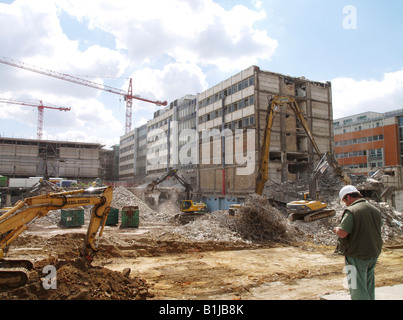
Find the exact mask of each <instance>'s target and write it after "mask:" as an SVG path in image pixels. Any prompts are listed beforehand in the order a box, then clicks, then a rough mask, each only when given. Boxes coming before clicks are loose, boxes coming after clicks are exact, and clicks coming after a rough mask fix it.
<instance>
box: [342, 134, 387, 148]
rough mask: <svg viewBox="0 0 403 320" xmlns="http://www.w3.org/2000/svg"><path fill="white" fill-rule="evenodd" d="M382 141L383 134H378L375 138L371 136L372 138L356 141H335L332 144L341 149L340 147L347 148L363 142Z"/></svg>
mask: <svg viewBox="0 0 403 320" xmlns="http://www.w3.org/2000/svg"><path fill="white" fill-rule="evenodd" d="M382 140H383V134H380V135H376V136H372V137H363V138H358V139H350V140H343V141H337V142H335V143H334V146H335V147H342V146H349V145H352V144H360V143H365V142H372V141H382Z"/></svg>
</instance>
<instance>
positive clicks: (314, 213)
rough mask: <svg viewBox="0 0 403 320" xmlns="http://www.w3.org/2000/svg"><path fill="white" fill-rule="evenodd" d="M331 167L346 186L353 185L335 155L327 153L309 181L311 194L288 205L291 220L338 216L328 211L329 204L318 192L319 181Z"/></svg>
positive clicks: (330, 210)
mask: <svg viewBox="0 0 403 320" xmlns="http://www.w3.org/2000/svg"><path fill="white" fill-rule="evenodd" d="M329 166H331V167H332V168H333V169H334V171H335V172H336V174H337V175H338V176H339V177H340V178H341V180H342V181H343V182H344V184H346V185H347V184H351V179H350V178H349V177H348V175H347V174H345V173H344V172H343V171H342V170H341V168H340V167H339V165H338V163H337V161H336V159H335V158H334V157H333V155H332V154H331V153H330V152H326V153H325V154H324V155H323V157H322V159H321V160H320V161H319V163H318V165H317V166H316V168H315V170H314V171H313V173H312V175H311V177H310V179H309V192H305V193H304V195H303V200H297V201H291V202H289V203H287V209H288V210H289V212H290V213H291V214H290V220H292V221H293V220H297V219H303V220H304V221H305V222H311V221H315V220H319V219H322V218H326V217H332V216H334V215H335V214H336V210H333V209H327V203H326V202H323V201H322V200H321V199H320V198H321V197H320V194H318V193H317V192H316V191H317V180H318V179H319V178H320V177H321V176H322V175H323V174H324V173H325V172H326V171H327V169H328V168H329Z"/></svg>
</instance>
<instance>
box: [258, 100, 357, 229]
mask: <svg viewBox="0 0 403 320" xmlns="http://www.w3.org/2000/svg"><path fill="white" fill-rule="evenodd" d="M282 106H287V107H289V108H290V109H291V110H292V111H293V112H294V113H295V115H296V117H297V119H298V120H299V122H300V123H301V125H302V127H303V128H304V130H305V133H306V135H307V136H308V138H309V140H310V141H311V143H312V146H313V148H314V149H315V151H316V153H317V154H318V155H319V157H321V161H320V162H319V164H318V166H317V167H316V169H315V170H314V173H313V174H312V176H311V179H310V185H309V192H308V193H305V194H304V199H303V200H301V201H292V202H290V203H288V204H287V208H288V210H289V211H290V212H291V216H290V218H291V219H301V217H302V218H303V219H304V220H305V221H307V222H309V221H314V220H318V219H321V218H324V217H329V216H332V215H334V214H335V211H334V210H327V209H326V208H327V204H326V203H325V202H322V201H321V200H320V196H319V195H318V194H317V193H316V185H317V178H318V177H319V175H320V174H322V173H323V172H324V171H326V169H327V167H328V166H329V165H331V166H332V167H333V168H334V169H335V171H336V173H337V175H338V176H339V177H341V179H342V180H343V182H344V184H351V179H350V178H349V177H348V175H347V174H345V173H344V172H343V171H342V170H341V168H340V167H339V165H338V163H337V161H336V160H335V159H334V157H333V156H332V155H331V154H330V153H329V152H326V153H325V154H324V155H322V153H321V152H320V150H319V147H318V145H317V144H316V142H315V139H314V137H313V135H312V133H311V130H310V129H309V126H308V123H307V121H306V119H305V116H304V114H303V112H302V110H301V109H300V107H299V105H298V103H297V101H296V100H295V98H294V97H290V96H276V95H275V96H272V97H271V98H270V101H269V106H268V113H267V119H266V128H265V131H264V138H263V144H262V149H261V156H260V164H259V171H258V175H257V179H256V193H257V194H259V195H262V193H263V189H264V187H265V184H266V182H267V180H268V179H269V169H268V163H269V151H270V139H271V132H272V126H273V119H274V117H275V115H276V113H277V111H278V110H279V109H280V108H281V107H282Z"/></svg>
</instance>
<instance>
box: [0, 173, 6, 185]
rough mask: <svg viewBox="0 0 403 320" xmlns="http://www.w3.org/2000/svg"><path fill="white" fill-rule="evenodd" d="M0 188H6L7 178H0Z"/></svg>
mask: <svg viewBox="0 0 403 320" xmlns="http://www.w3.org/2000/svg"><path fill="white" fill-rule="evenodd" d="M0 187H7V177H4V176H0Z"/></svg>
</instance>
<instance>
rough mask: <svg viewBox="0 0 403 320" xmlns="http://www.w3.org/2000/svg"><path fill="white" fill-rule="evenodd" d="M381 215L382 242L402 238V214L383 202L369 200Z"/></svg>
mask: <svg viewBox="0 0 403 320" xmlns="http://www.w3.org/2000/svg"><path fill="white" fill-rule="evenodd" d="M369 202H370V203H371V204H373V205H374V206H375V207H377V208H378V209H379V210H380V211H381V213H382V221H383V226H382V238H383V240H384V241H387V240H393V239H395V238H397V237H399V236H400V237H402V236H403V214H402V213H401V212H399V211H396V210H394V209H393V207H391V206H390V205H388V204H387V203H385V202H376V201H373V200H369Z"/></svg>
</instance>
